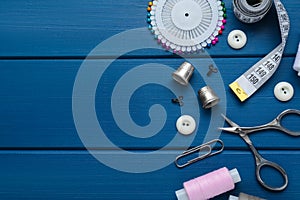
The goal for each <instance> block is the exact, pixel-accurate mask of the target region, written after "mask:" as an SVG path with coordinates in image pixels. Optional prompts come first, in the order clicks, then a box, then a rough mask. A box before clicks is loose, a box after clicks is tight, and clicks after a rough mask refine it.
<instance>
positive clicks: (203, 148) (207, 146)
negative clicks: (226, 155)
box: [175, 139, 224, 168]
mask: <svg viewBox="0 0 300 200" xmlns="http://www.w3.org/2000/svg"><path fill="white" fill-rule="evenodd" d="M217 143H219V144H221V147H220V148H221V149H219V150H217V151H213V146H214V144H217ZM223 150H224V143H223V141H222V140H220V139H214V140H211V141H209V142H207V143H204V144H201V145H199V146H196V147H194V148H191V149H188V150H186V151H184V152H183V153H182V154H181V155H179V156H177V157H176V159H175V164H176V166H177V167H178V168H183V167H186V166H188V165H190V164H192V163H195V162H197V161H199V160H203V159H204V158H208V157H210V156H213V155H216V154H219V153H221V152H222V151H223ZM201 151H206V153H204V154H202V155H200V156H198V157H196V158H193V159H191V160H188V161H186V162H185V163H183V164H179V162H178V161H179V160H181V159H183V158H184V157H187V156H190V155H192V154H194V153H197V152H198V153H201Z"/></svg>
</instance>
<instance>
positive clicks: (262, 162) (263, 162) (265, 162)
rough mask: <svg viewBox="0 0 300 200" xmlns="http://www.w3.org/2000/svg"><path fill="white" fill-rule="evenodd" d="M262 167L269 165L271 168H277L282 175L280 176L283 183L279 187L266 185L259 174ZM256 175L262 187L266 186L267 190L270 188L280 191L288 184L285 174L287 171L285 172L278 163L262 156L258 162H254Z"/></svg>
mask: <svg viewBox="0 0 300 200" xmlns="http://www.w3.org/2000/svg"><path fill="white" fill-rule="evenodd" d="M262 167H271V168H273V169H275V170H277V171H278V172H279V173H280V174H281V175H282V177H283V178H284V184H283V185H282V186H280V187H271V186H269V185H267V184H266V183H265V182H264V181H263V179H262V178H261V175H260V171H261V168H262ZM256 177H257V180H258V182H259V183H260V184H261V185H262V186H263V187H265V188H267V189H268V190H271V191H282V190H284V189H285V188H286V187H287V185H288V176H287V173H286V172H285V170H284V169H283V168H282V167H281V166H280V165H278V164H276V163H274V162H271V161H268V160H266V159H264V158H261V160H260V162H257V163H256Z"/></svg>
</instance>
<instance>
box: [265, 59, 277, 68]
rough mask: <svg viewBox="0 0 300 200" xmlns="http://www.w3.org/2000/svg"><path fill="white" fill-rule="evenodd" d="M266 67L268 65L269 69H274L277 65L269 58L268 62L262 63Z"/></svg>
mask: <svg viewBox="0 0 300 200" xmlns="http://www.w3.org/2000/svg"><path fill="white" fill-rule="evenodd" d="M262 65H263V66H264V67H266V68H267V69H268V70H269V71H272V70H273V69H274V68H275V66H276V63H274V62H273V61H272V60H271V59H268V60H267V61H266V62H264V63H263V64H262Z"/></svg>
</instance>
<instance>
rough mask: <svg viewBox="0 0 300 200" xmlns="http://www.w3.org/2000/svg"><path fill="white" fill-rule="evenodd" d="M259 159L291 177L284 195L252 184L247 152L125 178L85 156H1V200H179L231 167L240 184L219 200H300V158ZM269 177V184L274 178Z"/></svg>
mask: <svg viewBox="0 0 300 200" xmlns="http://www.w3.org/2000/svg"><path fill="white" fill-rule="evenodd" d="M100 153H108V154H109V152H105V151H102V152H100ZM169 153H170V154H172V152H171V151H170V152H169ZM261 153H262V154H263V155H264V156H265V157H266V158H268V159H270V160H272V161H275V162H278V163H280V165H282V166H283V167H284V168H285V169H286V171H287V172H288V175H289V180H290V183H289V186H288V188H287V189H286V190H285V191H283V192H280V193H274V192H269V191H266V190H264V189H262V188H261V186H260V185H259V184H258V183H257V181H256V179H255V178H254V160H253V157H252V155H251V154H250V153H249V152H237V151H225V152H224V153H222V154H221V155H218V156H215V157H211V158H209V159H206V160H203V161H201V162H199V163H197V164H195V165H192V166H190V167H188V168H186V169H183V170H179V169H177V168H176V167H175V165H174V164H170V165H169V166H168V167H166V168H164V169H162V170H159V171H156V172H152V173H145V174H127V173H121V172H118V171H116V170H113V169H111V168H109V167H106V166H104V165H102V164H100V163H99V162H98V161H96V160H95V159H94V158H93V157H92V156H91V155H89V154H88V153H86V152H84V151H26V152H23V151H21V152H19V151H9V152H6V151H4V152H3V151H2V152H0V159H1V160H5V162H2V164H1V171H0V177H1V180H2V181H1V182H0V186H1V189H0V191H1V192H0V196H1V199H101V200H102V199H103V200H106V199H132V200H139V199H145V200H153V199H157V200H165V199H168V200H175V199H176V196H175V193H174V191H175V190H178V189H181V188H182V183H183V182H185V181H188V180H190V179H192V178H196V177H198V176H201V175H203V174H206V173H209V172H211V171H213V170H216V169H219V168H221V167H224V166H227V167H228V168H229V169H232V168H237V169H238V170H239V172H240V174H241V177H242V182H240V183H238V184H236V188H235V190H234V191H231V192H228V193H226V194H224V195H221V196H219V197H216V198H215V199H217V200H225V199H227V198H228V196H229V194H235V195H238V193H239V192H246V193H248V194H255V195H259V196H261V197H264V198H267V199H272V200H276V199H278V200H279V199H290V200H296V199H298V194H299V190H298V188H299V187H300V181H299V179H300V176H299V173H298V169H299V156H300V154H299V153H300V152H299V151H280V152H279V151H261ZM284 159H287V160H289V162H284ZM147 164H150V163H147V162H145V163H141V167H142V166H143V165H147ZM265 175H266V179H268V180H270V174H268V173H266V174H265ZM273 177H274V176H273ZM274 180H275V179H272V181H274Z"/></svg>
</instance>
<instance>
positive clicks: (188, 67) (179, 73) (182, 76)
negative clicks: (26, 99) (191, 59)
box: [172, 62, 195, 85]
mask: <svg viewBox="0 0 300 200" xmlns="http://www.w3.org/2000/svg"><path fill="white" fill-rule="evenodd" d="M194 70H195V67H194V66H193V65H192V64H191V63H188V62H184V63H182V64H181V65H180V66H179V68H178V69H177V70H176V71H175V72H173V74H172V77H173V79H174V80H175V81H176V82H177V83H179V84H181V85H188V84H189V81H190V79H191V77H192V75H193V73H194Z"/></svg>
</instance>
